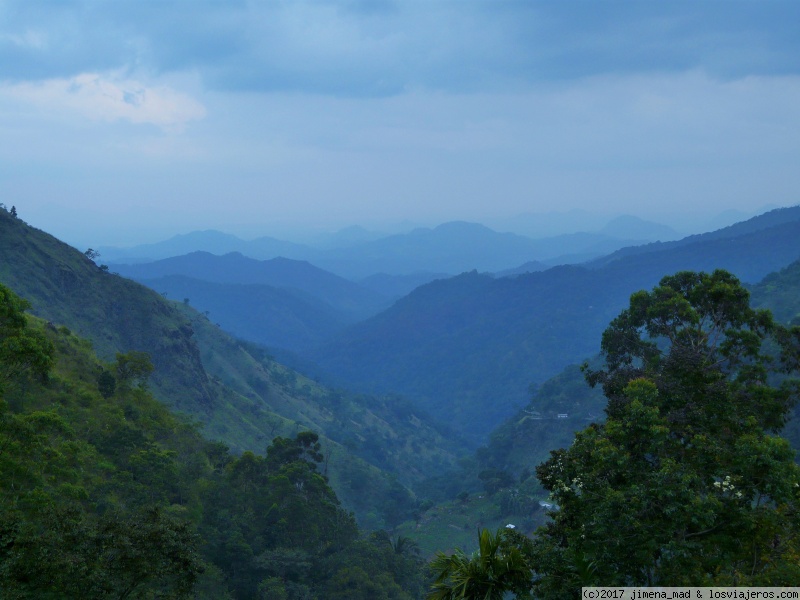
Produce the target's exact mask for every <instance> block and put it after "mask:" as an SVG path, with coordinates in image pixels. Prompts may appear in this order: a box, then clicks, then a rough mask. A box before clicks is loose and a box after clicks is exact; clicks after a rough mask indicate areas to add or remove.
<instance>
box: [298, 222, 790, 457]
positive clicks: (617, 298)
mask: <svg viewBox="0 0 800 600" xmlns="http://www.w3.org/2000/svg"><path fill="white" fill-rule="evenodd" d="M774 212H775V213H776V214H773V213H766V214H765V215H762V216H760V217H756V218H754V219H751V220H750V221H748V222H745V223H742V224H738V225H735V226H732V227H731V228H727V230H726V231H725V232H723V233H717V234H713V235H709V236H705V237H704V236H696V237H695V238H693V239H692V240H690V241H687V242H684V243H674V245H672V246H669V247H665V248H664V249H660V250H652V251H648V252H642V253H639V254H631V255H628V256H619V257H618V258H616V259H615V260H613V261H610V262H608V264H606V265H600V266H598V265H593V267H594V268H586V267H578V266H573V267H556V268H552V269H549V270H547V271H542V272H538V273H528V274H524V275H520V276H518V277H516V278H502V279H492V278H490V277H488V276H483V275H479V274H477V273H472V274H465V275H462V276H459V277H455V278H452V279H448V280H443V281H436V282H433V283H431V284H428V285H426V286H423V287H421V288H418V289H417V290H415V291H414V292H412V293H411V294H410V295H409V296H407V297H406V298H404V299H402V300H401V301H399V302H397V303H396V304H395V305H394V306H393V307H391V308H390V309H388V310H386V311H384V312H383V313H381V314H379V315H376V316H375V317H373V318H371V319H369V320H367V321H365V322H363V323H359V324H357V325H355V326H353V327H351V328H349V329H348V330H346V331H345V332H344V333H343V334H341V335H339V336H337V337H336V338H335V339H334V340H333V341H332V342H330V343H329V344H326V345H325V346H323V347H322V348H319V349H316V350H314V351H312V352H308V353H306V356H307V357H308V358H311V359H312V360H316V361H317V362H318V363H319V364H320V365H321V366H322V367H323V368H325V369H327V370H328V371H330V372H332V373H336V374H337V375H338V376H339V377H341V378H344V379H345V380H347V381H350V382H353V384H357V385H360V386H362V387H363V388H364V389H368V390H371V391H377V390H393V391H397V392H400V393H402V394H405V395H408V396H410V397H412V398H414V399H415V400H417V401H418V402H419V403H420V405H421V406H422V407H423V408H424V409H425V410H428V411H430V412H431V413H432V414H433V415H434V416H435V417H438V418H442V419H445V418H446V419H450V420H451V422H452V424H453V426H454V427H455V428H457V429H458V430H460V431H463V432H466V433H467V434H469V435H470V436H471V437H472V439H473V440H475V441H476V442H480V441H482V440H483V439H484V438H485V436H486V435H487V434H488V433H489V431H490V430H491V429H492V428H493V427H495V426H496V425H498V424H499V423H501V422H502V421H503V420H504V419H505V418H507V417H508V416H510V415H511V414H513V413H514V412H515V410H517V409H518V408H519V407H520V406H522V405H523V404H524V403H525V401H526V390H527V388H528V386H529V385H530V384H532V383H533V384H539V383H542V382H543V381H545V380H546V379H547V378H549V377H552V376H553V375H555V374H557V373H558V372H559V371H561V369H563V368H564V367H565V366H566V365H568V364H571V363H575V362H577V361H581V360H583V359H584V358H585V357H587V356H592V355H594V354H596V353H597V351H598V348H599V339H600V335H601V333H602V331H603V330H604V329H605V327H606V325H607V324H608V322H609V321H610V320H611V318H613V317H614V316H616V314H617V313H618V312H619V311H620V310H621V309H622V308H623V307H624V306H625V305H626V304H627V301H628V298H629V296H630V294H631V293H633V292H635V291H637V290H639V289H646V288H650V287H652V286H653V285H654V284H656V283H657V282H658V281H659V279H660V278H661V277H662V276H663V275H664V274H665V273H674V272H676V271H679V270H706V271H711V270H714V269H716V268H723V269H727V270H729V271H731V272H732V273H734V274H735V275H737V276H738V277H740V278H741V279H743V280H744V281H747V282H755V281H758V280H759V279H761V278H762V277H764V276H765V275H766V274H768V273H770V272H772V271H775V270H777V269H780V268H782V267H784V266H786V265H787V264H789V263H790V262H792V261H794V260H796V259H797V258H798V256H800V209H782V210H779V211H774ZM651 246H652V245H651ZM648 247H649V246H648Z"/></svg>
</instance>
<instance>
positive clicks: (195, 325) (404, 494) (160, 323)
mask: <svg viewBox="0 0 800 600" xmlns="http://www.w3.org/2000/svg"><path fill="white" fill-rule="evenodd" d="M0 283H3V284H5V285H7V286H8V287H9V288H11V289H12V290H14V292H15V293H17V294H19V295H20V296H22V297H25V298H26V299H27V300H28V301H29V302H30V304H31V312H32V313H33V314H35V315H37V316H39V317H41V318H44V319H46V320H48V321H51V322H53V323H56V324H58V325H65V326H67V327H69V328H70V329H71V330H72V331H74V332H76V333H77V334H79V335H80V336H82V337H86V338H88V339H90V340H91V341H92V344H93V348H94V350H95V351H96V352H97V354H98V355H99V356H100V358H101V359H104V360H114V359H115V356H116V354H117V353H120V352H121V353H125V354H128V353H129V352H131V351H137V352H146V353H147V354H148V355H149V356H150V359H151V360H152V363H153V366H154V370H153V373H152V376H151V377H150V387H151V390H152V392H153V395H154V396H155V397H156V398H158V399H159V400H160V401H162V402H164V403H165V404H166V405H167V406H169V407H170V408H172V409H175V410H177V411H179V412H181V413H183V414H186V415H188V416H190V417H191V418H192V419H195V420H197V421H198V422H199V423H201V424H202V429H203V433H204V434H205V435H207V436H208V437H209V438H211V439H216V440H220V441H222V442H224V443H226V444H227V445H228V446H230V447H231V449H232V450H233V451H234V452H237V453H241V452H243V451H247V450H250V451H255V452H263V450H264V448H265V447H266V446H267V445H268V444H269V442H270V440H272V439H273V438H274V437H276V436H283V437H293V436H294V435H296V434H297V433H298V432H300V431H302V430H305V429H310V430H313V431H315V432H318V433H319V435H320V442H321V443H322V445H323V447H324V448H325V455H326V457H327V458H326V464H325V466H324V467H323V468H324V470H325V471H326V474H327V475H328V477H329V478H330V482H331V485H332V486H333V487H334V489H336V491H337V495H338V497H339V498H340V499H341V500H342V502H343V504H344V505H345V506H346V507H347V508H348V509H349V510H353V511H355V513H356V516H357V518H358V519H359V522H360V523H362V525H364V526H368V527H370V528H383V527H390V526H391V525H393V524H394V523H396V522H399V521H401V520H404V519H406V518H408V517H409V516H410V515H411V514H413V511H414V510H415V509H416V504H417V500H416V498H415V496H414V494H413V493H412V492H411V491H410V490H409V486H411V485H413V484H414V483H415V482H418V481H420V480H421V479H424V478H425V477H427V476H430V475H431V474H433V473H437V472H441V471H444V470H448V469H449V468H451V467H452V465H454V464H455V462H456V457H457V456H458V454H459V453H460V452H461V448H463V445H462V444H461V443H460V442H459V439H458V437H457V436H453V435H451V434H449V433H448V431H447V430H446V429H445V428H443V427H440V426H437V425H436V424H435V423H434V422H432V420H431V419H429V418H427V417H426V415H425V414H424V412H422V411H420V410H419V409H417V408H414V407H412V406H410V405H409V404H408V403H407V402H402V401H398V400H397V399H396V398H395V397H389V396H356V395H353V394H349V393H346V392H342V391H337V390H332V389H329V388H324V387H323V386H321V385H319V384H318V383H317V382H315V381H313V380H311V379H309V378H307V377H304V376H303V375H301V374H299V373H297V372H295V371H292V370H291V369H287V368H286V367H284V366H283V365H281V364H279V363H278V362H277V361H276V360H274V359H273V358H272V357H271V356H270V355H269V354H268V353H267V352H265V351H264V350H263V349H261V348H258V347H256V346H254V345H252V344H246V343H243V342H241V341H239V340H236V339H234V338H232V337H231V336H230V335H228V334H226V333H225V332H224V331H222V330H221V329H220V328H219V327H217V326H215V325H214V323H213V322H212V321H211V320H209V318H208V317H207V316H206V315H203V314H201V313H198V312H197V311H196V310H194V309H193V308H192V307H191V306H190V305H187V304H185V303H184V302H182V300H181V299H179V300H177V301H175V300H170V299H168V298H164V297H162V296H161V295H159V294H157V293H155V292H153V291H152V290H149V289H148V288H146V287H144V286H142V285H140V284H137V283H135V282H133V281H130V280H128V279H124V278H122V277H119V276H116V275H113V274H112V273H110V272H108V271H107V270H104V269H103V268H102V265H101V266H98V265H97V264H95V262H93V260H91V259H90V257H89V256H87V255H86V254H84V253H82V252H79V251H77V250H75V249H74V248H71V247H70V246H68V245H66V244H64V243H62V242H60V241H59V240H57V239H55V238H54V237H52V236H50V235H48V234H46V233H44V232H42V231H39V230H37V229H34V228H32V227H30V226H28V225H26V224H25V223H24V222H23V221H22V220H21V219H20V218H18V217H12V216H11V215H10V214H9V213H8V212H6V211H5V210H0Z"/></svg>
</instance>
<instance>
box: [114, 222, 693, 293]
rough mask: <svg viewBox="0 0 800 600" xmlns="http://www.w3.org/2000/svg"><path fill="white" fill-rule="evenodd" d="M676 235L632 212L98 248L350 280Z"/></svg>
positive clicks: (565, 257)
mask: <svg viewBox="0 0 800 600" xmlns="http://www.w3.org/2000/svg"><path fill="white" fill-rule="evenodd" d="M626 233H628V235H626ZM634 236H635V237H634ZM676 236H677V234H675V232H673V231H671V230H670V229H669V228H667V227H664V226H661V225H658V224H655V223H649V222H645V221H642V220H641V219H636V218H635V217H621V218H618V219H616V220H614V221H612V222H610V223H607V224H606V226H605V228H604V230H601V231H597V232H579V233H569V234H561V235H557V236H547V237H543V238H539V239H532V238H529V237H526V236H522V235H518V234H513V233H500V232H497V231H494V230H492V229H490V228H488V227H485V226H483V225H479V224H476V223H467V222H463V221H454V222H449V223H444V224H441V225H439V226H437V227H434V228H417V229H414V230H413V231H411V232H409V233H404V234H396V235H389V236H384V237H379V238H376V237H375V236H374V235H369V234H368V233H366V232H364V231H361V230H357V231H355V232H353V231H349V232H345V233H343V234H342V236H341V237H338V238H333V239H334V240H335V241H331V240H330V239H329V240H328V241H327V242H322V243H321V245H319V246H309V245H303V244H296V243H292V242H286V241H282V240H278V239H275V238H272V237H261V238H257V239H255V240H251V241H245V240H241V239H239V238H237V237H235V236H233V235H230V234H225V233H221V232H218V231H213V230H210V231H198V232H193V233H190V234H185V235H178V236H175V237H173V238H171V239H169V240H166V241H163V242H159V243H156V244H146V245H142V246H136V247H133V248H127V249H122V248H113V247H101V248H99V251H100V253H101V255H102V257H103V261H104V262H108V263H109V264H132V263H142V262H153V261H156V260H160V259H164V258H170V257H174V256H179V255H184V254H190V253H192V252H196V251H206V252H210V253H212V254H228V253H231V252H239V253H241V254H243V255H245V256H248V257H250V258H255V259H259V260H268V259H272V258H277V257H283V258H290V259H294V260H303V261H309V262H311V263H312V264H314V265H315V266H317V267H320V268H322V269H325V270H327V271H330V272H332V273H335V274H337V275H339V276H342V277H345V278H347V279H351V280H353V281H358V280H361V279H364V278H367V277H370V276H373V275H376V274H387V275H394V276H409V275H418V274H426V273H429V274H430V273H433V274H442V273H443V274H449V275H457V274H460V273H463V272H466V271H471V270H473V269H475V270H478V271H481V272H484V271H501V270H505V269H512V268H515V267H517V266H519V265H521V264H523V263H526V262H529V261H532V260H537V261H547V262H548V263H549V264H561V263H565V262H580V261H583V260H588V259H590V258H595V257H598V256H601V255H603V254H607V253H609V252H613V251H614V250H617V249H619V248H622V247H624V246H629V245H632V244H635V243H643V242H647V241H652V240H655V239H673V238H674V237H676ZM409 291H410V290H409Z"/></svg>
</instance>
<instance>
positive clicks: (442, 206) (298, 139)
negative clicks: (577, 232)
mask: <svg viewBox="0 0 800 600" xmlns="http://www.w3.org/2000/svg"><path fill="white" fill-rule="evenodd" d="M798 23H800V2H797V1H796V0H789V1H786V2H784V1H779V0H758V1H746V2H739V1H733V0H730V1H723V0H716V1H703V0H691V1H685V2H680V1H674V0H661V1H654V0H639V1H625V2H618V1H613V0H591V1H579V0H558V1H557V0H550V1H537V0H525V1H510V0H509V1H505V0H452V1H445V0H401V1H392V0H352V1H347V0H341V1H334V0H330V1H324V2H323V1H317V2H304V1H301V0H295V1H291V2H289V1H278V0H275V1H266V0H264V1H254V0H228V1H222V0H218V1H213V0H105V1H99V0H19V1H16V0H0V202H2V203H4V204H5V205H6V206H8V207H10V206H12V205H14V206H16V208H17V211H18V213H19V215H20V217H21V218H23V219H24V220H26V221H27V222H28V223H30V224H32V225H34V226H36V227H39V228H41V229H44V230H46V231H48V232H50V233H52V234H54V235H56V236H58V237H60V238H62V239H64V240H65V241H68V242H69V243H72V244H73V245H76V246H79V247H82V246H90V245H95V246H98V245H121V246H124V245H132V244H135V243H143V242H150V241H156V240H160V239H164V238H166V237H169V236H171V235H173V234H176V233H186V232H189V231H193V230H202V229H219V230H222V231H226V232H229V233H234V234H237V235H240V236H242V237H245V238H247V237H250V238H253V237H256V236H259V235H273V236H276V237H284V238H291V237H297V236H298V235H300V233H301V232H303V231H334V230H336V229H339V228H341V227H345V226H348V225H353V224H359V225H363V226H365V227H368V228H372V229H380V228H381V227H383V228H390V227H397V226H398V224H400V223H403V224H419V225H433V224H437V223H441V222H445V221H450V220H467V221H475V222H482V223H486V224H489V225H496V226H497V228H501V229H502V227H503V226H505V228H506V229H509V228H512V227H513V223H514V219H515V218H516V216H517V215H520V214H525V213H553V212H566V211H575V210H585V211H592V212H596V213H601V214H608V215H613V214H619V213H628V214H635V215H638V216H641V217H643V218H648V219H654V220H660V221H661V222H669V223H672V224H676V223H678V222H679V221H680V222H682V223H684V224H687V223H691V222H692V221H699V220H702V219H705V218H707V217H710V216H712V215H714V214H716V213H719V212H721V211H725V210H731V209H733V210H737V211H743V212H753V211H757V210H759V209H760V208H761V207H763V206H766V205H778V206H788V205H794V204H797V203H798V202H800V193H798V190H800V168H798V167H799V166H800V35H798V33H797V26H798Z"/></svg>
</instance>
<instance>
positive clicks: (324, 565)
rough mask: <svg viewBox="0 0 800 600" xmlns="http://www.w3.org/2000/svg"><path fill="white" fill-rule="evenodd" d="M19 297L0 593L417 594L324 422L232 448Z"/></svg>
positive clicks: (410, 555) (3, 398)
mask: <svg viewBox="0 0 800 600" xmlns="http://www.w3.org/2000/svg"><path fill="white" fill-rule="evenodd" d="M21 308H24V304H23V303H22V302H20V301H19V300H18V299H17V298H16V297H15V296H14V295H13V294H12V293H11V292H10V291H9V290H8V289H7V288H6V287H4V286H0V449H2V452H0V541H2V543H0V590H2V592H0V596H2V597H3V598H4V599H9V600H11V599H29V598H30V599H37V600H40V599H53V600H55V599H75V600H79V599H80V600H83V599H86V598H140V599H145V598H176V599H177V598H186V599H188V598H197V599H208V600H224V599H226V598H228V599H237V600H238V599H242V600H244V599H249V598H256V597H262V598H287V597H292V598H303V597H325V598H363V599H364V600H367V599H371V598H379V597H386V598H388V597H391V598H397V599H403V600H411V599H413V598H419V597H420V595H421V590H422V587H423V581H422V579H421V575H420V573H421V562H420V560H419V558H418V556H417V555H416V554H415V553H414V552H413V550H412V548H411V547H410V546H407V547H406V548H405V551H404V552H398V551H397V546H398V544H399V541H394V542H393V540H391V539H390V538H389V537H388V536H386V535H385V534H379V535H372V536H367V537H364V536H362V535H360V534H359V531H358V529H357V527H356V524H355V521H354V519H353V516H352V514H350V513H348V512H347V511H346V510H344V509H343V508H342V507H341V505H340V504H339V501H338V499H337V498H336V495H335V494H334V492H333V491H332V490H331V488H330V487H329V486H328V484H327V481H326V478H325V477H324V476H323V475H322V474H321V473H320V471H321V470H322V468H323V466H322V463H323V462H324V457H323V455H322V454H321V450H322V448H321V447H320V444H319V442H318V441H317V436H316V434H313V433H311V432H307V431H306V432H301V433H299V434H298V435H296V436H292V437H287V438H283V437H278V438H276V439H275V440H273V443H272V444H271V445H270V446H269V447H267V448H266V454H265V455H263V456H261V455H258V454H253V453H251V452H245V453H244V454H242V455H241V456H235V455H233V454H231V453H230V452H229V451H228V450H227V448H226V447H225V446H224V445H223V444H220V443H218V442H211V441H208V440H207V439H204V438H203V437H202V436H201V435H200V433H199V432H198V429H197V427H196V426H195V425H193V424H191V423H189V422H187V421H186V420H185V419H183V418H180V417H176V416H175V415H174V414H172V413H170V412H169V411H168V410H167V408H166V407H165V406H164V405H163V404H162V403H160V402H158V401H157V400H155V398H153V396H152V395H151V394H150V393H149V392H148V391H147V387H146V386H147V381H146V377H144V376H140V375H141V374H142V372H131V371H130V370H128V371H126V370H125V369H124V368H123V365H124V357H122V358H119V359H118V360H117V361H116V362H115V363H109V362H105V361H99V360H98V359H97V358H96V356H95V355H94V353H93V352H92V345H91V343H90V342H88V341H87V340H84V339H81V338H78V337H77V336H75V335H74V334H72V333H71V332H70V331H69V330H68V329H67V328H66V327H60V328H56V327H55V326H53V325H51V324H49V323H46V322H45V321H42V320H38V319H34V318H28V319H26V318H25V316H24V315H23V314H22V313H21V311H20V309H21ZM131 357H132V355H129V358H131ZM367 574H369V575H367ZM289 594H291V595H289Z"/></svg>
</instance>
